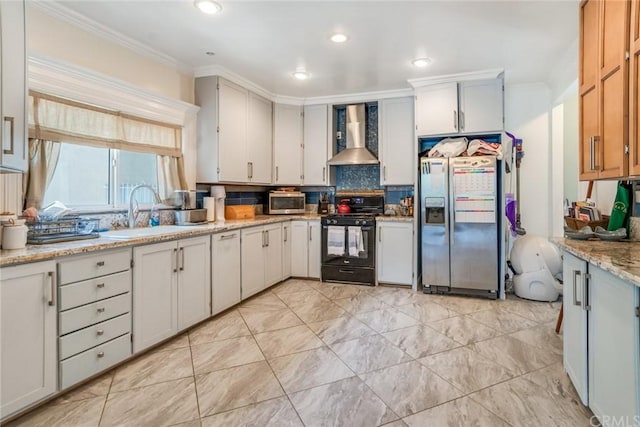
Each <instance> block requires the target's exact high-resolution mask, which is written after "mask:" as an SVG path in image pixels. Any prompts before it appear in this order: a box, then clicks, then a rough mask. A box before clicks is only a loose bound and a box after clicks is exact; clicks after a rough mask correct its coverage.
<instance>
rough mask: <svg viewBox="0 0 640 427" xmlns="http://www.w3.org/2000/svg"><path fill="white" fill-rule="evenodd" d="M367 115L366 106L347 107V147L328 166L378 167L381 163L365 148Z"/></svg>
mask: <svg viewBox="0 0 640 427" xmlns="http://www.w3.org/2000/svg"><path fill="white" fill-rule="evenodd" d="M365 138H366V115H365V104H355V105H347V147H346V148H345V149H344V150H342V151H341V152H339V153H338V154H336V155H335V156H333V157H332V158H331V159H330V160H329V161H328V162H327V164H328V165H329V166H341V165H377V164H378V163H380V161H379V160H378V159H377V158H376V156H375V155H374V154H373V153H372V152H371V151H369V149H368V148H367V147H366V146H365Z"/></svg>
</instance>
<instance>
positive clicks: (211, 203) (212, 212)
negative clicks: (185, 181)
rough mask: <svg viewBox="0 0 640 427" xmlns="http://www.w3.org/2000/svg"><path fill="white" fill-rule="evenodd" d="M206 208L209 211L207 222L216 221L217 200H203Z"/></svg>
mask: <svg viewBox="0 0 640 427" xmlns="http://www.w3.org/2000/svg"><path fill="white" fill-rule="evenodd" d="M203 205H204V208H205V209H206V210H207V222H213V221H215V220H216V198H215V197H205V198H204V199H203Z"/></svg>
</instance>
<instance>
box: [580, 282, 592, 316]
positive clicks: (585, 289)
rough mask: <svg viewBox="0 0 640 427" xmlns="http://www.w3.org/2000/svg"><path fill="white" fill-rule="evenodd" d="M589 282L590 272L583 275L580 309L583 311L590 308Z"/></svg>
mask: <svg viewBox="0 0 640 427" xmlns="http://www.w3.org/2000/svg"><path fill="white" fill-rule="evenodd" d="M590 283H591V274H589V273H587V274H585V275H584V280H583V281H582V309H583V310H585V311H589V310H591V306H590V305H589V285H590Z"/></svg>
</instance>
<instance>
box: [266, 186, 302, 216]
mask: <svg viewBox="0 0 640 427" xmlns="http://www.w3.org/2000/svg"><path fill="white" fill-rule="evenodd" d="M301 213H302V214H303V213H304V193H301V192H299V191H272V192H270V193H269V214H301Z"/></svg>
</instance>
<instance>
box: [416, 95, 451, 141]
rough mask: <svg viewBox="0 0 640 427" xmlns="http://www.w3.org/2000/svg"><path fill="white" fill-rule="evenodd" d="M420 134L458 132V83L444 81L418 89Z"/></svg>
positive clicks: (418, 125)
mask: <svg viewBox="0 0 640 427" xmlns="http://www.w3.org/2000/svg"><path fill="white" fill-rule="evenodd" d="M416 125H417V133H418V135H443V134H449V133H457V132H458V84H457V83H455V82H454V83H443V84H437V85H431V86H425V87H421V88H419V89H417V90H416Z"/></svg>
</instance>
